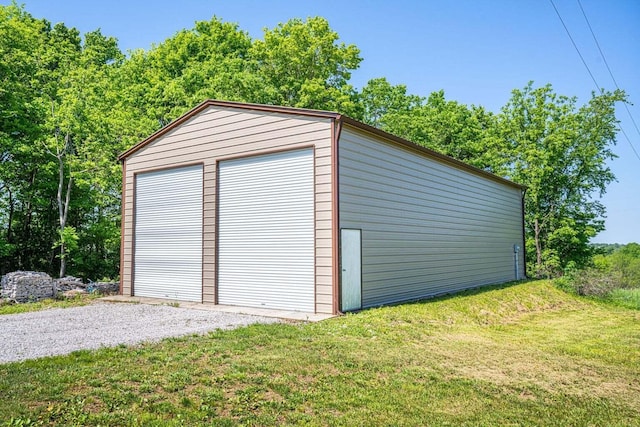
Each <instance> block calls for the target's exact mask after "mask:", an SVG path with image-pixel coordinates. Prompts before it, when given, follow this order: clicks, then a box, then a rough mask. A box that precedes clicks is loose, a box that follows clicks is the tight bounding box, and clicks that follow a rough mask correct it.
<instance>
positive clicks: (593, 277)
mask: <svg viewBox="0 0 640 427" xmlns="http://www.w3.org/2000/svg"><path fill="white" fill-rule="evenodd" d="M571 282H573V287H574V289H575V291H576V292H577V293H578V295H584V296H597V297H606V296H608V295H609V294H610V293H611V291H613V290H614V289H618V288H620V277H619V275H618V274H615V273H613V272H608V271H602V270H598V269H595V268H589V269H585V270H580V271H578V272H576V273H575V274H574V275H573V278H572V279H571Z"/></svg>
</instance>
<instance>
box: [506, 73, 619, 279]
mask: <svg viewBox="0 0 640 427" xmlns="http://www.w3.org/2000/svg"><path fill="white" fill-rule="evenodd" d="M625 100H626V99H625V96H624V93H623V92H621V91H615V92H613V93H610V92H603V93H602V94H600V95H596V94H593V95H592V97H591V99H590V100H589V102H588V103H586V104H585V105H582V106H580V107H578V106H577V105H576V102H577V101H576V98H570V97H566V96H562V95H557V94H556V93H555V92H554V91H553V89H552V87H551V85H546V86H543V87H539V88H534V87H533V84H532V83H529V84H528V85H527V86H526V87H525V88H524V89H522V90H519V89H517V90H514V91H513V92H512V97H511V99H510V100H509V102H508V103H507V105H505V106H504V107H503V109H502V111H501V113H500V114H499V115H498V118H497V120H498V125H497V127H496V128H495V130H496V132H497V136H498V139H499V140H500V141H502V142H503V144H504V145H503V152H506V153H508V157H507V159H506V160H507V163H506V165H505V168H506V169H507V171H508V172H507V173H508V176H509V177H510V178H511V179H513V180H515V181H517V182H521V183H523V184H525V185H527V186H528V189H527V192H526V199H525V200H526V216H525V226H526V229H527V242H526V244H527V252H528V253H529V254H530V255H531V256H532V259H530V266H531V267H532V268H533V270H532V273H533V274H534V275H536V276H540V275H557V274H560V273H561V272H562V271H563V270H564V269H565V268H567V267H569V266H584V265H586V264H587V263H588V262H589V259H590V257H591V255H592V254H593V251H592V249H591V247H590V246H589V244H588V243H589V240H590V239H591V238H592V237H594V236H595V235H596V234H597V233H598V232H599V231H602V230H603V229H604V220H603V217H604V214H605V208H604V206H603V205H602V203H600V201H598V200H596V199H595V198H594V197H597V196H600V195H602V194H603V193H604V192H605V191H606V186H607V185H608V184H609V183H610V182H611V181H613V180H614V179H615V177H614V175H613V173H612V171H611V170H610V168H609V167H608V165H607V160H609V159H612V158H614V157H615V154H614V152H613V149H612V148H613V145H614V144H615V136H616V132H617V123H618V122H617V120H616V118H615V103H616V102H619V101H625Z"/></svg>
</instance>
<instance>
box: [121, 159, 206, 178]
mask: <svg viewBox="0 0 640 427" xmlns="http://www.w3.org/2000/svg"><path fill="white" fill-rule="evenodd" d="M198 165H202V167H203V168H204V162H203V161H202V160H195V161H193V162H185V163H180V164H175V165H171V166H157V167H153V168H149V169H140V170H137V171H135V172H134V173H133V175H134V176H137V175H140V174H141V173H153V172H162V171H166V170H171V169H180V168H188V167H191V166H198ZM203 181H204V180H203Z"/></svg>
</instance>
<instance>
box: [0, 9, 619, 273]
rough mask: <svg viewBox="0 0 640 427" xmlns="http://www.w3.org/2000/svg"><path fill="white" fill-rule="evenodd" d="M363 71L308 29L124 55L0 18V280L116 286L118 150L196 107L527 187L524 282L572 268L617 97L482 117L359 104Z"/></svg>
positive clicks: (583, 252)
mask: <svg viewBox="0 0 640 427" xmlns="http://www.w3.org/2000/svg"><path fill="white" fill-rule="evenodd" d="M361 61H362V58H361V57H360V51H359V49H358V48H357V47H356V46H354V45H352V44H345V43H343V42H342V41H341V40H340V37H339V36H338V34H337V33H336V32H335V31H334V30H333V29H331V27H330V25H329V23H328V22H327V21H326V20H325V19H324V18H321V17H315V18H308V19H306V20H301V19H291V20H290V21H288V22H285V23H282V24H279V25H277V26H276V27H275V28H272V29H265V30H264V35H263V38H262V39H257V40H254V39H252V38H251V37H250V36H249V35H248V34H247V33H246V32H245V31H243V30H241V29H240V28H239V27H238V25H237V24H233V23H228V22H223V21H222V20H220V19H218V18H216V17H213V18H212V19H211V20H209V21H201V22H196V23H195V25H194V27H193V28H190V29H184V30H181V31H179V32H177V33H176V34H175V35H174V36H172V37H170V38H168V39H167V40H165V41H163V42H161V43H159V44H157V45H154V46H153V47H152V48H151V49H149V50H147V51H145V50H136V51H133V52H129V53H128V54H127V55H124V54H123V53H122V52H120V50H119V48H118V45H117V40H115V39H114V38H112V37H108V36H104V35H103V34H101V33H100V31H92V32H89V33H87V34H84V35H81V34H80V33H79V32H78V31H77V30H76V29H74V28H68V27H66V26H65V25H64V24H61V23H60V24H56V25H52V24H51V23H49V22H48V21H46V20H44V19H35V18H33V17H32V16H31V15H30V14H29V13H27V12H26V11H25V9H24V7H22V6H18V5H17V4H15V3H13V4H10V5H8V6H0V270H1V272H2V273H4V272H6V271H9V270H15V269H37V270H44V271H48V272H50V273H54V272H57V273H58V274H65V273H66V272H67V271H68V272H70V273H71V274H74V275H80V276H83V277H86V278H93V279H97V278H102V277H104V276H110V277H115V276H117V275H118V264H119V259H118V257H119V244H120V236H119V232H120V231H119V221H120V191H121V189H120V185H121V170H120V166H119V164H118V162H117V161H116V159H117V155H118V153H120V152H122V151H123V150H124V149H126V148H127V147H129V146H131V145H132V144H134V143H136V142H137V141H139V140H141V139H143V138H144V137H146V136H147V135H149V134H151V133H152V132H154V131H156V130H157V129H159V128H160V127H162V126H165V125H167V124H168V123H170V122H171V121H173V120H175V119H176V118H177V117H179V116H180V115H182V114H183V113H184V112H186V111H187V110H188V109H190V108H192V107H193V106H195V105H197V104H198V103H200V102H201V101H203V100H205V99H207V98H216V99H224V100H232V101H243V102H256V103H264V104H275V105H285V106H292V107H303V108H313V109H325V110H333V111H338V112H341V113H343V114H347V115H350V116H352V117H354V118H357V119H361V120H363V121H364V122H366V123H369V124H371V125H373V126H377V127H380V128H382V129H384V130H386V131H389V132H391V133H394V134H396V135H399V136H401V137H404V138H406V139H409V140H411V141H414V142H416V143H418V144H421V145H424V146H426V147H430V148H432V149H434V150H437V151H439V152H441V153H444V154H447V155H450V156H453V157H455V158H457V159H460V160H463V161H465V162H468V163H470V164H472V165H474V166H477V167H479V168H482V169H485V170H488V171H492V172H495V173H497V174H499V175H501V176H505V177H508V178H510V179H513V180H515V181H517V182H520V183H522V184H525V185H527V186H528V190H527V193H526V207H527V216H526V231H527V248H528V249H529V251H528V255H529V256H530V260H529V261H530V266H532V270H531V273H533V274H558V273H559V272H561V271H563V269H565V268H566V267H570V266H575V265H582V264H584V263H585V262H586V260H587V259H588V256H589V255H590V254H591V252H592V247H591V246H589V245H588V242H589V239H590V238H591V237H593V236H594V235H595V233H597V232H598V231H600V230H602V228H603V224H604V223H603V217H604V214H605V211H604V207H603V206H602V205H601V204H600V202H598V201H597V199H596V198H595V196H597V195H598V194H601V193H603V192H604V191H605V190H606V186H607V184H609V183H610V182H611V181H612V180H613V179H614V176H613V174H612V172H611V171H610V170H609V168H608V167H607V163H606V162H607V160H609V159H611V158H612V157H613V156H614V154H613V151H612V145H613V143H614V142H615V134H616V131H617V128H616V126H617V121H616V118H615V114H614V106H615V103H616V102H619V101H623V102H624V101H625V96H624V93H622V92H620V91H616V92H613V93H609V92H603V93H601V94H594V95H593V96H592V98H591V99H590V100H589V102H588V103H587V104H585V105H582V106H579V105H577V101H576V99H575V98H570V97H565V96H561V95H557V94H556V93H555V92H554V91H553V89H552V87H551V86H550V85H547V86H543V87H539V88H534V87H533V85H532V84H529V85H527V86H526V87H525V88H524V89H519V90H515V91H514V92H513V93H512V97H511V99H510V100H509V102H508V103H507V104H506V105H505V107H504V108H503V109H502V110H501V111H500V112H499V113H497V114H494V113H491V112H489V111H487V110H485V109H484V108H483V107H481V106H467V105H464V104H461V103H459V102H456V101H453V100H448V99H446V97H445V94H444V92H443V91H439V92H434V93H432V94H430V95H429V96H426V97H423V96H417V95H413V94H410V93H408V91H407V88H406V86H404V85H395V86H394V85H391V84H390V83H389V82H388V81H387V80H386V79H385V78H377V79H372V80H371V81H369V82H368V84H367V85H366V86H365V87H364V88H362V90H361V91H357V90H356V89H355V88H354V87H353V86H352V85H351V84H350V79H351V73H352V72H353V71H354V70H356V69H357V68H358V67H359V65H360V62H361Z"/></svg>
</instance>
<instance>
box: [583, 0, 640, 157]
mask: <svg viewBox="0 0 640 427" xmlns="http://www.w3.org/2000/svg"><path fill="white" fill-rule="evenodd" d="M578 6H580V10H581V11H582V16H584V20H585V21H586V22H587V26H588V27H589V31H591V36H592V37H593V41H594V42H596V46H598V51H599V52H600V56H602V60H603V61H604V65H606V66H607V71H609V75H610V76H611V80H613V84H614V85H616V89H618V90H621V89H620V86H618V82H617V81H616V78H615V77H613V71H611V67H609V62H607V58H606V57H605V56H604V52H603V51H602V48H601V47H600V43H598V38H597V37H596V34H595V33H594V32H593V28H591V23H590V22H589V18H587V14H586V13H585V11H584V8H583V7H582V3H581V2H580V0H578ZM623 104H624V108H625V109H626V110H627V114H629V118H630V119H631V123H633V126H634V127H635V128H636V132H638V135H640V129H638V124H637V123H636V120H635V119H634V118H633V115H632V114H631V111H630V110H629V106H628V105H627V103H626V102H623ZM634 151H635V149H634Z"/></svg>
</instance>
